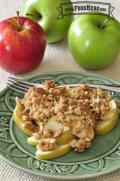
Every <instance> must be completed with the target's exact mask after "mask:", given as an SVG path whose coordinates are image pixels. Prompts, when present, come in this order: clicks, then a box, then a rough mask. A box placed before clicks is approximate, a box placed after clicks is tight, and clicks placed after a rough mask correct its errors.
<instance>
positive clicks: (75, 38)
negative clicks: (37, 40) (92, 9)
mask: <svg viewBox="0 0 120 181" xmlns="http://www.w3.org/2000/svg"><path fill="white" fill-rule="evenodd" d="M68 43H69V48H70V51H71V53H72V55H73V57H74V59H75V60H76V62H77V63H78V64H79V65H81V66H82V67H84V68H87V69H101V68H105V67H107V66H108V65H110V64H111V63H112V62H113V60H114V59H115V58H116V57H117V56H118V54H119V52H120V23H119V22H118V21H117V20H115V19H114V18H112V17H110V16H107V15H104V14H96V15H95V14H94V15H93V14H85V15H80V16H78V17H77V18H76V19H75V20H74V21H73V22H72V24H71V26H70V29H69V33H68Z"/></svg>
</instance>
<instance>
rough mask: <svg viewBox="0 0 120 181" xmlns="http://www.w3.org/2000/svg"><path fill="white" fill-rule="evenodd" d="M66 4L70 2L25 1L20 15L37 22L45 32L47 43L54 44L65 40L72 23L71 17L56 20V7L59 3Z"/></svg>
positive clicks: (62, 0)
mask: <svg viewBox="0 0 120 181" xmlns="http://www.w3.org/2000/svg"><path fill="white" fill-rule="evenodd" d="M66 2H68V3H69V2H70V0H67V1H66V0H52V1H51V0H26V1H24V4H23V8H22V14H23V16H27V17H29V18H31V19H32V20H35V21H36V22H38V23H39V25H41V26H42V27H43V29H44V30H45V32H46V35H47V41H48V42H49V43H54V42H57V41H59V40H62V39H64V38H65V36H66V35H67V33H68V29H69V26H70V24H71V21H72V16H64V17H63V18H61V19H57V17H58V15H59V11H58V7H60V4H61V3H66ZM68 6H69V7H70V6H71V5H70V4H69V5H68Z"/></svg>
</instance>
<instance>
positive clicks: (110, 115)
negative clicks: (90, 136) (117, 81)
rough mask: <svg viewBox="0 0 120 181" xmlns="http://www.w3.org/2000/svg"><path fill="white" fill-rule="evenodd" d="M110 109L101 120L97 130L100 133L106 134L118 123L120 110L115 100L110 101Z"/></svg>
mask: <svg viewBox="0 0 120 181" xmlns="http://www.w3.org/2000/svg"><path fill="white" fill-rule="evenodd" d="M110 108H111V109H110V111H108V112H107V113H106V114H105V115H104V116H103V117H102V118H101V120H100V121H99V123H98V124H97V126H96V129H95V132H96V134H98V135H102V134H106V133H108V132H109V131H111V130H112V129H113V128H114V127H115V126H116V124H117V122H118V118H119V112H118V109H117V105H116V103H115V101H114V100H112V101H110Z"/></svg>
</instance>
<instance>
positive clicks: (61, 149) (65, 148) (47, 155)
mask: <svg viewBox="0 0 120 181" xmlns="http://www.w3.org/2000/svg"><path fill="white" fill-rule="evenodd" d="M70 150H71V147H70V145H69V144H65V145H60V146H58V147H57V148H56V149H55V150H53V151H41V150H40V149H39V150H37V151H36V158H37V159H42V160H49V159H53V158H57V157H59V156H62V155H64V154H66V153H68V152H69V151H70Z"/></svg>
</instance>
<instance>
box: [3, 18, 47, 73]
mask: <svg viewBox="0 0 120 181" xmlns="http://www.w3.org/2000/svg"><path fill="white" fill-rule="evenodd" d="M19 23H20V27H19V26H18V21H17V17H12V18H9V19H6V20H3V21H1V22H0V66H1V67H2V68H4V69H5V70H7V71H8V72H11V73H13V74H21V73H26V72H29V71H31V70H33V69H35V68H36V67H37V66H38V65H39V64H40V63H41V61H42V59H43V56H44V52H45V47H46V36H45V33H44V31H43V29H42V28H41V27H40V26H39V25H38V24H37V23H35V22H34V21H32V20H30V19H28V18H24V17H19Z"/></svg>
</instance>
